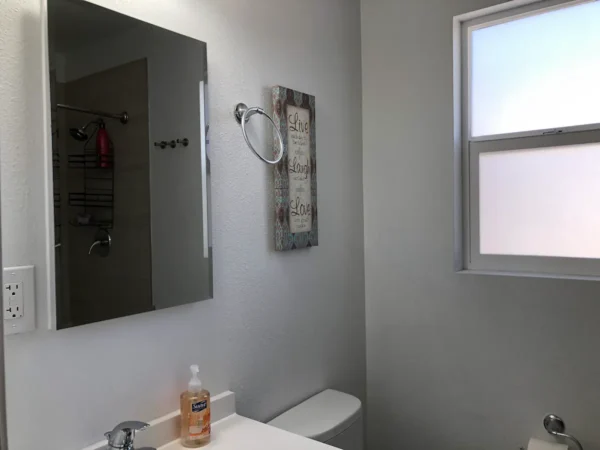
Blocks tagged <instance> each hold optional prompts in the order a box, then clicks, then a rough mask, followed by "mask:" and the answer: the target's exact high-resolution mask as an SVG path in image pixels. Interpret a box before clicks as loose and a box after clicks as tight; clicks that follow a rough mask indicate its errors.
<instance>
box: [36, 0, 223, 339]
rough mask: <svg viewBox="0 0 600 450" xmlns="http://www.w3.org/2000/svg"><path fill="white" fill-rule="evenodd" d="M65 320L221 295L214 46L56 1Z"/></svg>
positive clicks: (57, 213)
mask: <svg viewBox="0 0 600 450" xmlns="http://www.w3.org/2000/svg"><path fill="white" fill-rule="evenodd" d="M48 30H49V59H50V74H49V76H50V91H51V99H50V100H51V107H52V115H51V120H52V161H53V180H54V220H55V233H54V234H55V258H56V260H55V266H56V269H55V281H56V323H57V327H58V328H67V327H72V326H77V325H82V324H87V323H92V322H98V321H101V320H107V319H113V318H117V317H122V316H127V315H131V314H137V313H141V312H146V311H153V310H156V309H162V308H168V307H171V306H177V305H181V304H185V303H191V302H196V301H199V300H204V299H208V298H211V297H212V270H211V266H212V252H211V246H210V235H209V230H210V225H209V224H210V217H209V211H210V208H209V206H210V205H209V198H210V196H209V192H208V190H209V189H210V183H209V170H210V168H209V165H208V159H207V158H206V146H205V143H206V142H207V139H206V132H207V130H208V125H207V122H206V120H205V114H206V111H205V101H204V98H205V97H204V95H205V92H206V82H207V77H206V74H207V65H206V44H205V43H203V42H200V41H197V40H194V39H191V38H188V37H185V36H182V35H179V34H176V33H173V32H171V31H167V30H164V29H162V28H158V27H156V26H153V25H150V24H147V23H145V22H141V21H139V20H136V19H133V18H131V17H128V16H125V15H122V14H118V13H116V12H113V11H110V10H108V9H104V8H102V7H99V6H95V5H92V4H90V3H87V2H85V1H83V0H48Z"/></svg>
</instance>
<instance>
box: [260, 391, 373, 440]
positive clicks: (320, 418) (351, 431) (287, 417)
mask: <svg viewBox="0 0 600 450" xmlns="http://www.w3.org/2000/svg"><path fill="white" fill-rule="evenodd" d="M268 424H269V425H271V426H273V427H277V428H281V429H282V430H286V431H289V432H290V433H294V434H299V435H300V436H304V437H307V438H310V439H314V440H316V441H319V442H323V443H325V444H328V445H331V446H332V447H337V448H340V449H342V450H363V448H364V443H363V439H364V438H363V418H362V405H361V402H360V400H359V399H357V398H356V397H353V396H352V395H348V394H344V393H343V392H339V391H334V390H333V389H327V390H326V391H323V392H321V393H319V394H317V395H315V396H314V397H311V398H309V399H308V400H306V401H304V402H302V403H300V404H299V405H297V406H295V407H293V408H292V409H290V410H288V411H286V412H284V413H283V414H281V415H280V416H278V417H276V418H275V419H273V420H272V421H271V422H269V423H268Z"/></svg>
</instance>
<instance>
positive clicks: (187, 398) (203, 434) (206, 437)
mask: <svg viewBox="0 0 600 450" xmlns="http://www.w3.org/2000/svg"><path fill="white" fill-rule="evenodd" d="M190 370H191V371H192V379H191V380H190V382H189V384H188V388H187V391H184V392H182V393H181V445H183V446H184V447H189V448H195V447H201V446H203V445H205V444H208V442H210V392H208V391H207V390H206V389H202V382H201V381H200V379H199V378H198V372H199V371H200V369H199V368H198V366H197V365H193V366H190Z"/></svg>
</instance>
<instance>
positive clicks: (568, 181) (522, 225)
mask: <svg viewBox="0 0 600 450" xmlns="http://www.w3.org/2000/svg"><path fill="white" fill-rule="evenodd" d="M479 219H480V223H479V233H480V253H481V254H494V255H530V256H562V257H574V258H600V144H598V143H594V144H584V145H573V146H564V147H549V148H544V149H535V150H516V151H504V152H491V153H480V154H479Z"/></svg>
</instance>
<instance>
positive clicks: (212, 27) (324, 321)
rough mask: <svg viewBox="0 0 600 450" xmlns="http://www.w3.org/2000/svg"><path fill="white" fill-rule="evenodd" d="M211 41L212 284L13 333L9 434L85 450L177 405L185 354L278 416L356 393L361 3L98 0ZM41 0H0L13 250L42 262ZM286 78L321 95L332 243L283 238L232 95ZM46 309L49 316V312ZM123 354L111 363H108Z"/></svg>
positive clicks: (8, 225)
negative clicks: (121, 314) (210, 291)
mask: <svg viewBox="0 0 600 450" xmlns="http://www.w3.org/2000/svg"><path fill="white" fill-rule="evenodd" d="M96 3H99V4H103V5H106V6H110V7H113V8H115V9H117V10H120V11H124V12H126V13H128V14H130V15H133V16H136V17H139V18H142V19H145V20H147V21H150V22H153V23H156V24H158V25H162V26H164V27H166V28H169V29H171V30H174V31H177V32H180V33H185V34H188V35H190V36H194V37H196V38H198V39H201V40H204V41H206V42H207V43H208V63H209V79H210V83H209V94H210V106H211V117H210V119H211V152H212V154H211V159H212V182H213V188H212V193H213V213H214V216H213V229H214V233H213V244H214V249H215V250H214V275H215V278H214V281H215V284H214V289H215V298H214V300H209V301H204V302H201V303H196V304H193V305H188V306H183V307H178V308H172V309H168V310H164V311H159V312H153V313H147V314H143V315H138V316H134V317H128V318H124V319H117V320H114V321H109V322H104V323H98V324H94V325H88V326H84V327H79V328H73V329H69V330H64V331H59V332H42V331H38V332H36V333H33V334H26V335H21V336H12V337H10V338H9V339H7V382H8V408H9V409H8V416H9V417H8V421H9V438H10V441H11V445H12V447H11V448H15V449H23V450H30V449H36V448H39V443H40V437H43V440H44V445H45V447H46V448H51V449H58V448H61V449H65V450H67V449H77V448H80V447H82V446H83V445H84V444H89V443H92V442H95V441H98V440H99V439H101V438H102V433H103V432H104V431H106V430H107V429H109V428H110V427H112V426H113V425H114V424H115V423H116V422H118V421H120V420H124V419H141V420H150V419H153V418H156V417H158V416H160V415H162V414H165V413H167V412H170V411H172V410H174V409H176V408H178V395H179V393H180V391H181V390H182V389H183V388H184V387H185V384H186V382H187V378H188V375H187V372H188V369H187V366H188V365H189V364H190V363H192V362H199V363H201V365H202V369H201V372H202V378H203V380H204V382H205V384H206V386H207V387H208V388H209V389H211V391H213V392H214V393H218V392H221V391H223V390H225V389H232V390H234V391H235V392H236V394H237V395H238V408H239V412H241V413H242V414H245V415H248V416H250V417H253V418H256V419H261V420H262V419H268V418H271V417H273V416H274V415H275V414H277V413H279V412H281V411H283V410H285V409H286V408H287V407H289V406H291V405H293V404H295V403H297V402H299V401H301V400H303V399H304V398H306V397H308V396H310V395H311V394H313V393H315V392H317V391H319V390H321V389H323V388H325V387H330V386H331V387H334V388H338V389H341V390H344V391H348V392H350V393H353V394H356V395H358V396H359V397H361V398H364V382H365V332H364V329H365V322H364V269H363V262H364V261H363V215H362V152H361V139H362V136H361V133H362V132H361V112H360V91H361V70H360V64H361V57H360V33H359V29H360V18H359V14H360V11H359V3H358V1H348V0H327V1H323V0H304V1H302V2H298V1H296V0H283V1H282V0H259V1H252V2H240V1H239V0H220V1H219V2H214V1H210V0H193V1H192V0H176V1H174V0H134V1H128V2H123V1H121V0H104V1H100V0H97V1H96ZM40 42H41V39H40V1H39V0H9V1H8V2H5V3H4V4H3V5H2V14H0V63H1V64H0V86H1V87H2V89H1V90H0V132H1V136H0V148H2V154H1V160H2V173H1V175H2V177H1V178H2V219H3V223H2V238H3V239H2V241H3V249H2V250H3V255H2V256H3V264H4V266H14V265H22V264H30V263H31V264H35V265H36V268H37V271H36V277H37V278H36V289H37V294H38V299H39V300H40V304H38V306H39V307H44V306H45V305H44V304H43V302H44V301H45V299H47V296H48V291H47V287H46V281H47V280H46V279H45V277H44V273H45V261H46V253H45V239H46V234H47V233H46V229H45V227H44V223H43V221H42V220H41V217H42V216H43V205H44V196H45V192H44V186H43V184H42V179H43V174H44V171H43V157H44V148H43V138H44V136H43V133H42V123H43V117H42V79H43V77H45V76H46V74H45V73H43V72H42V67H41V52H42V48H41V46H40ZM279 83H281V84H283V85H286V86H289V87H292V88H296V89H299V90H302V91H305V92H309V93H311V94H314V95H316V98H317V110H318V115H317V117H318V121H319V122H318V125H317V142H318V158H319V212H320V224H319V225H320V235H321V242H322V245H321V246H320V247H318V248H313V249H310V250H308V251H296V252H291V253H286V254H280V253H275V252H273V251H272V247H273V244H272V242H273V232H272V228H273V222H272V217H273V213H272V211H271V201H272V200H271V199H272V192H271V191H272V186H271V170H270V168H269V167H267V166H266V165H264V164H261V163H260V162H259V161H258V160H257V159H256V158H255V157H254V156H253V155H252V154H251V153H250V152H249V150H248V149H247V148H246V147H245V143H244V141H243V139H242V136H241V134H240V130H239V127H238V125H237V124H236V123H235V121H234V120H233V117H232V110H233V107H234V105H235V104H236V103H237V102H239V101H244V102H246V103H248V104H250V105H261V106H268V105H269V101H270V95H269V94H268V88H269V87H270V86H272V85H275V84H279ZM43 319H44V318H43V317H42V318H41V319H40V320H41V322H43ZM115 367H116V368H118V369H115Z"/></svg>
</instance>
